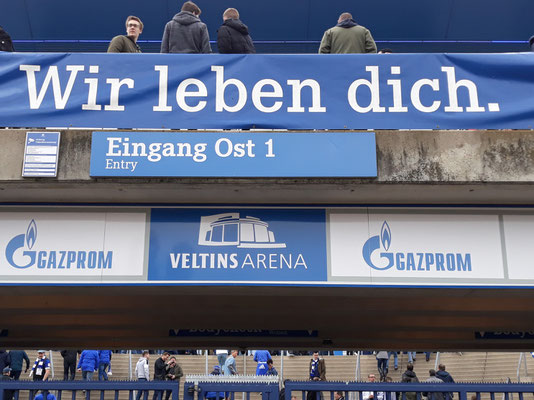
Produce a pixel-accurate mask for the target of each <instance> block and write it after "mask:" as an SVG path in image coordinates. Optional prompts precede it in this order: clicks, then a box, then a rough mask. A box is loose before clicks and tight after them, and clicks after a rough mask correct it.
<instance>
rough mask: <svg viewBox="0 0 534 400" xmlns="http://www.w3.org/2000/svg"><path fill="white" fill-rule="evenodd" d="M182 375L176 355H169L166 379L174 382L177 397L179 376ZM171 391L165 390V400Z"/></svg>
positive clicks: (167, 399)
mask: <svg viewBox="0 0 534 400" xmlns="http://www.w3.org/2000/svg"><path fill="white" fill-rule="evenodd" d="M182 376H184V372H183V370H182V367H181V366H180V364H178V361H176V357H171V358H170V359H169V363H168V364H167V380H168V381H171V382H174V383H176V388H177V389H176V390H178V397H179V396H180V378H181V377H182ZM171 394H172V391H171V390H167V391H165V400H169V398H170V397H171Z"/></svg>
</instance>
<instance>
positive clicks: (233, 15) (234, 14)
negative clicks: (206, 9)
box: [223, 8, 239, 21]
mask: <svg viewBox="0 0 534 400" xmlns="http://www.w3.org/2000/svg"><path fill="white" fill-rule="evenodd" d="M227 19H239V11H237V10H236V9H235V8H227V9H226V10H225V11H224V12H223V21H226V20H227Z"/></svg>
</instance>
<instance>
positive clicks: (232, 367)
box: [223, 350, 238, 375]
mask: <svg viewBox="0 0 534 400" xmlns="http://www.w3.org/2000/svg"><path fill="white" fill-rule="evenodd" d="M237 354H238V351H237V350H232V352H231V354H230V355H229V356H228V358H227V359H226V361H225V363H224V366H223V374H224V375H237V366H236V362H235V359H236V358H237Z"/></svg>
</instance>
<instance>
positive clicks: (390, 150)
mask: <svg viewBox="0 0 534 400" xmlns="http://www.w3.org/2000/svg"><path fill="white" fill-rule="evenodd" d="M26 131H27V130H26V129H17V130H7V129H6V130H3V131H0V160H1V168H0V202H3V203H9V202H14V203H21V202H22V203H25V202H29V203H35V202H46V203H48V202H51V203H56V202H58V203H64V202H66V203H69V202H71V203H80V202H83V203H219V204H220V203H269V204H287V203H300V204H326V203H332V204H396V203H400V204H492V205H506V204H524V205H531V204H534V184H533V183H534V131H378V132H377V133H376V141H377V158H378V177H377V178H376V179H358V178H337V179H334V178H320V179H318V178H299V179H294V178H285V179H279V178H269V179H266V178H257V179H250V178H246V179H239V178H163V179H162V178H157V179H147V178H130V179H124V178H121V179H117V178H98V179H93V178H91V177H90V176H89V163H90V149H91V134H92V131H91V130H65V131H62V137H61V149H60V159H59V167H58V177H57V179H50V178H41V179H28V178H22V177H21V169H22V158H23V152H24V138H25V133H26Z"/></svg>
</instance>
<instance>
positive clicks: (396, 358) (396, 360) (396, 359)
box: [387, 351, 399, 369]
mask: <svg viewBox="0 0 534 400" xmlns="http://www.w3.org/2000/svg"><path fill="white" fill-rule="evenodd" d="M391 355H393V367H394V368H395V369H397V368H399V355H398V354H397V352H396V351H388V364H387V366H388V368H389V359H390V358H391Z"/></svg>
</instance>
